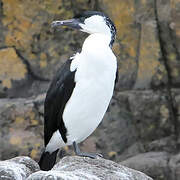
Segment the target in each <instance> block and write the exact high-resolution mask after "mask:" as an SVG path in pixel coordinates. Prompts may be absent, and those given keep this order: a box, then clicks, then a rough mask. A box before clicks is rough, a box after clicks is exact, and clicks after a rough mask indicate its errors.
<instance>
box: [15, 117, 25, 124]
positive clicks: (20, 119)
mask: <svg viewBox="0 0 180 180" xmlns="http://www.w3.org/2000/svg"><path fill="white" fill-rule="evenodd" d="M23 122H24V118H23V117H16V119H15V123H16V124H22V123H23Z"/></svg>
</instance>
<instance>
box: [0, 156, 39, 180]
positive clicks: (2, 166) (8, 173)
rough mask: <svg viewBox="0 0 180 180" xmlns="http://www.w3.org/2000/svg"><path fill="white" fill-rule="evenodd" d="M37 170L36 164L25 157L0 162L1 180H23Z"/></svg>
mask: <svg viewBox="0 0 180 180" xmlns="http://www.w3.org/2000/svg"><path fill="white" fill-rule="evenodd" d="M38 170H39V166H38V164H37V163H36V162H35V161H34V160H32V159H31V158H29V157H25V156H24V157H23V156H19V157H16V158H13V159H9V160H6V161H0V179H1V180H8V179H11V180H25V179H26V178H27V177H28V176H29V175H30V174H32V173H34V172H36V171H38Z"/></svg>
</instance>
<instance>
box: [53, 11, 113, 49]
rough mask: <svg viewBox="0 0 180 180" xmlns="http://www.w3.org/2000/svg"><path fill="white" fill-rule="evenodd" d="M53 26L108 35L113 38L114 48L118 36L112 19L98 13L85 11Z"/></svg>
mask: <svg viewBox="0 0 180 180" xmlns="http://www.w3.org/2000/svg"><path fill="white" fill-rule="evenodd" d="M51 26H52V27H57V26H67V27H71V28H73V29H78V30H80V31H83V32H86V33H89V34H94V33H101V34H105V35H108V36H110V37H111V42H110V46H112V44H113V42H114V40H115V36H116V28H115V25H114V23H113V22H112V21H111V19H110V18H109V17H108V16H106V15H105V14H104V13H102V12H97V11H85V12H83V13H81V14H79V15H76V16H75V17H74V18H73V19H68V20H63V21H53V22H52V23H51Z"/></svg>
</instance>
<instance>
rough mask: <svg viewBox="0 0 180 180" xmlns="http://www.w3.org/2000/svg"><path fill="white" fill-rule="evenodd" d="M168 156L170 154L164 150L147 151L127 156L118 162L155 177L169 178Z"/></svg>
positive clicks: (167, 179) (165, 179) (164, 179)
mask: <svg viewBox="0 0 180 180" xmlns="http://www.w3.org/2000/svg"><path fill="white" fill-rule="evenodd" d="M169 158H170V155H169V154H168V153H166V152H148V153H142V154H138V155H137V156H133V157H131V158H128V159H126V160H125V161H122V162H120V164H121V165H124V166H127V167H129V168H132V169H136V170H138V171H141V172H143V173H145V174H147V175H149V176H151V177H152V178H155V179H163V180H169V179H170V169H169V166H168V161H169Z"/></svg>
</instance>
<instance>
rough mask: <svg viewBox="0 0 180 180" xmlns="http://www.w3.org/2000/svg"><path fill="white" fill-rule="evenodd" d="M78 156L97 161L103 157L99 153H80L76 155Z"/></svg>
mask: <svg viewBox="0 0 180 180" xmlns="http://www.w3.org/2000/svg"><path fill="white" fill-rule="evenodd" d="M76 155H77V156H81V157H89V158H92V159H97V158H98V157H103V155H102V154H99V153H87V152H79V153H76Z"/></svg>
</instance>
